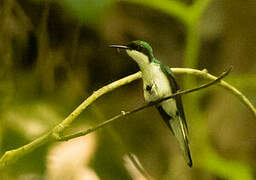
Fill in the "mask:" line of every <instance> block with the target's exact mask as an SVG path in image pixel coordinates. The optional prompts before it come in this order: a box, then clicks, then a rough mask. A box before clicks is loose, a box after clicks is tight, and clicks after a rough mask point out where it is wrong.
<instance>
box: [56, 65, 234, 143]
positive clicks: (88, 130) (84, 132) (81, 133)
mask: <svg viewBox="0 0 256 180" xmlns="http://www.w3.org/2000/svg"><path fill="white" fill-rule="evenodd" d="M231 69H232V68H230V69H229V70H227V71H226V72H224V73H222V74H221V75H220V76H219V77H218V78H217V79H215V80H212V81H211V82H209V83H206V84H203V85H201V86H199V87H196V88H193V89H188V90H184V91H178V92H177V93H174V94H172V95H170V96H167V97H165V98H163V99H160V100H158V101H155V102H152V103H148V104H145V105H143V106H140V107H138V108H136V109H133V110H131V111H122V112H121V113H120V114H118V115H116V116H114V117H112V118H110V119H108V120H106V121H104V122H103V123H101V124H99V125H97V126H96V127H94V128H89V129H87V130H83V131H80V132H78V133H74V134H71V135H67V136H63V137H58V138H57V139H56V140H57V141H67V140H70V139H73V138H76V137H80V136H84V135H87V134H89V133H92V132H94V131H96V130H98V129H100V128H103V127H105V126H107V125H109V124H110V123H113V122H114V121H116V120H118V119H120V118H121V117H124V116H128V115H131V114H133V113H136V112H139V111H141V110H143V109H145V108H148V107H151V106H154V105H157V104H159V103H161V102H162V101H165V100H167V99H172V98H175V97H177V96H181V95H184V94H188V93H192V92H195V91H198V90H200V89H203V88H207V87H209V86H211V85H213V84H216V83H218V82H219V81H220V80H221V79H223V78H224V77H225V76H227V75H228V74H229V72H230V71H231Z"/></svg>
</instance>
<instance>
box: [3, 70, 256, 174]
mask: <svg viewBox="0 0 256 180" xmlns="http://www.w3.org/2000/svg"><path fill="white" fill-rule="evenodd" d="M172 71H173V72H174V73H175V74H189V75H195V76H197V77H201V78H204V79H208V80H216V79H217V78H216V77H215V76H213V75H211V74H208V73H207V72H206V71H205V70H203V71H200V70H196V69H189V68H172ZM139 78H141V72H137V73H135V74H133V75H130V76H127V77H125V78H122V79H120V80H118V81H115V82H113V83H111V84H108V85H106V86H104V87H102V88H100V89H99V90H97V91H95V92H94V93H93V94H92V95H91V96H89V97H88V98H87V99H86V100H85V101H84V102H83V103H82V104H80V105H79V106H78V107H77V108H76V109H75V110H74V111H73V112H72V113H71V114H70V115H69V116H68V117H67V118H66V119H64V120H63V121H62V122H61V123H60V124H59V125H57V126H56V127H54V128H53V129H52V130H50V131H49V132H47V133H46V134H44V135H42V136H40V137H39V138H37V139H35V140H34V141H32V142H30V143H29V144H26V145H24V146H22V147H20V148H17V149H14V150H10V151H7V152H5V153H4V155H3V156H2V157H1V159H0V169H2V168H4V167H6V166H8V165H11V164H13V163H15V162H16V161H17V160H19V159H21V158H22V157H24V156H25V155H26V154H29V153H30V152H32V151H34V150H35V149H37V148H38V147H40V146H42V145H45V144H47V143H49V142H52V141H56V140H58V139H61V137H60V136H61V134H62V133H63V132H64V130H65V129H67V128H68V127H69V126H70V125H71V123H72V122H73V121H74V120H75V119H76V118H77V117H78V116H79V115H80V114H81V113H82V112H83V111H84V110H85V109H86V108H87V107H88V106H89V105H90V104H92V103H93V102H94V101H96V100H97V99H98V98H99V97H101V96H102V95H104V94H106V93H109V92H111V91H112V90H114V89H116V88H118V87H121V86H123V85H125V84H128V83H130V82H132V81H134V80H136V79H139ZM218 85H220V86H221V87H223V88H225V89H227V90H229V91H230V92H231V93H232V94H234V95H235V96H236V97H238V98H239V99H240V100H241V101H242V102H243V103H244V104H245V105H246V106H247V107H248V109H249V110H250V111H251V112H252V113H253V115H254V117H256V110H255V108H254V107H253V105H252V104H251V103H250V101H249V100H248V99H247V98H246V97H245V96H244V95H243V94H242V93H241V92H239V91H238V90H237V89H236V88H234V87H233V86H231V85H230V84H228V83H226V82H225V81H223V80H221V81H220V82H219V83H218ZM178 93H180V92H178ZM183 93H184V92H183ZM122 114H125V113H124V112H123V113H122ZM117 116H120V115H117ZM113 118H116V117H113ZM113 118H112V119H113ZM110 122H111V119H110V120H109V121H105V122H104V123H102V124H101V125H103V126H106V125H107V124H109V123H110ZM96 128H97V127H96ZM99 128H100V127H98V128H97V129H99ZM94 129H95V128H94ZM94 129H89V130H88V131H91V132H93V130H94ZM97 129H96V130H97ZM94 131H95V130H94Z"/></svg>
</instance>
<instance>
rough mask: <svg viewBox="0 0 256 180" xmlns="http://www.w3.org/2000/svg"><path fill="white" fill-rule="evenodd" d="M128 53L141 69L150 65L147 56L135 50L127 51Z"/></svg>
mask: <svg viewBox="0 0 256 180" xmlns="http://www.w3.org/2000/svg"><path fill="white" fill-rule="evenodd" d="M126 52H127V54H128V55H129V56H130V57H131V58H132V59H133V60H134V61H136V62H137V63H138V65H139V66H140V67H143V66H144V65H146V64H149V59H148V56H146V55H145V54H143V53H141V52H139V51H135V50H126Z"/></svg>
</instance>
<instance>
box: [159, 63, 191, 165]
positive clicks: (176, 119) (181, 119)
mask: <svg viewBox="0 0 256 180" xmlns="http://www.w3.org/2000/svg"><path fill="white" fill-rule="evenodd" d="M161 69H162V71H163V72H164V73H165V74H166V76H167V77H168V79H169V82H170V85H171V88H172V93H176V92H177V91H178V90H179V86H178V84H177V82H176V80H175V78H174V76H173V74H172V72H171V70H170V68H169V67H168V66H164V65H161ZM174 100H175V102H176V107H177V112H178V113H177V115H176V114H174V115H170V114H168V113H167V112H166V110H165V109H164V108H163V106H161V105H159V106H157V109H158V111H159V112H160V114H161V116H162V117H163V119H164V121H165V123H166V124H167V126H168V127H169V128H170V129H171V131H172V132H173V134H174V135H175V137H176V138H177V139H178V142H179V144H180V147H181V149H182V150H183V153H184V157H185V159H186V161H187V164H188V165H189V166H190V167H191V166H192V159H191V154H190V149H189V141H188V127H187V123H186V118H185V113H184V109H183V105H182V100H181V96H176V97H175V98H174ZM166 101H168V100H166ZM172 116H173V117H172Z"/></svg>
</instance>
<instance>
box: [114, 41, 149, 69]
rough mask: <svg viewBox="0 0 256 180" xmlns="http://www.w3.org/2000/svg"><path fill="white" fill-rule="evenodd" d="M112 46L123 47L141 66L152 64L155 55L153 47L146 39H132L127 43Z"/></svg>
mask: <svg viewBox="0 0 256 180" xmlns="http://www.w3.org/2000/svg"><path fill="white" fill-rule="evenodd" d="M110 47H112V48H117V49H123V50H125V51H126V52H127V54H128V55H129V56H130V57H131V58H132V59H133V60H134V61H136V62H137V63H138V64H139V65H140V66H141V65H142V66H143V65H147V64H150V63H151V61H152V59H153V58H154V56H153V49H152V47H151V46H150V45H149V44H148V43H147V42H145V41H140V40H136V41H132V42H130V43H128V44H127V45H110Z"/></svg>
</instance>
